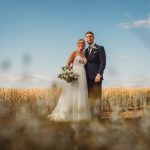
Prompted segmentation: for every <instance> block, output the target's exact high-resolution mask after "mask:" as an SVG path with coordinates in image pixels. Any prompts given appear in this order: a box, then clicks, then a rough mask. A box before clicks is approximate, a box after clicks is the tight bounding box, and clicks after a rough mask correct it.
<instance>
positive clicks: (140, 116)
mask: <svg viewBox="0 0 150 150" xmlns="http://www.w3.org/2000/svg"><path fill="white" fill-rule="evenodd" d="M60 94H61V89H60V88H51V89H9V88H0V147H1V149H2V150H5V149H8V150H11V149H13V150H16V149H19V150H20V149H22V150H27V149H36V150H38V149H40V150H42V149H44V150H46V149H58V150H60V149H64V150H66V149H71V150H78V149H87V150H88V149H89V150H90V149H109V150H128V149H129V150H130V149H137V150H148V149H149V147H150V144H149V143H150V132H149V131H150V111H149V110H150V89H146V88H145V89H144V88H137V89H132V88H131V89H129V88H128V89H125V88H122V89H117V88H106V89H103V96H102V105H101V108H102V114H103V119H102V120H98V119H97V118H93V119H92V120H91V121H89V122H59V123H58V122H50V121H48V120H47V118H46V116H47V115H48V114H49V113H51V111H52V110H53V109H54V107H55V105H56V103H57V101H58V98H59V96H60ZM90 105H91V107H93V108H95V107H96V105H98V103H97V101H95V100H90Z"/></svg>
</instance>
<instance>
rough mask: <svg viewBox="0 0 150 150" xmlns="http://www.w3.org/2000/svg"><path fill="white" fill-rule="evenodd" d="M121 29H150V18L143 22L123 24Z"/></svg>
mask: <svg viewBox="0 0 150 150" xmlns="http://www.w3.org/2000/svg"><path fill="white" fill-rule="evenodd" d="M119 27H120V28H123V29H130V28H143V27H150V17H148V18H147V19H143V20H135V21H132V22H123V23H120V24H119Z"/></svg>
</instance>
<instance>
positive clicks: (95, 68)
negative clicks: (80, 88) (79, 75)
mask: <svg viewBox="0 0 150 150" xmlns="http://www.w3.org/2000/svg"><path fill="white" fill-rule="evenodd" d="M94 47H95V48H93V49H92V51H91V53H90V48H87V49H85V57H86V59H87V63H86V65H85V70H86V75H87V79H90V80H93V81H94V80H95V77H96V75H97V74H100V75H101V76H102V80H103V72H104V69H105V67H106V54H105V49H104V47H103V46H100V45H97V44H94ZM89 53H90V54H89Z"/></svg>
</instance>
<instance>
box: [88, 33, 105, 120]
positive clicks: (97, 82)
mask: <svg viewBox="0 0 150 150" xmlns="http://www.w3.org/2000/svg"><path fill="white" fill-rule="evenodd" d="M85 38H86V41H87V43H88V45H89V47H88V48H87V49H85V57H86V59H87V64H86V65H85V70H86V76H87V84H88V92H89V98H92V99H96V100H97V99H99V104H100V105H99V106H100V109H99V110H100V113H99V114H98V116H97V117H98V118H101V117H102V115H101V114H102V111H101V95H102V80H103V72H104V69H105V66H106V54H105V49H104V47H103V46H100V45H97V44H95V43H94V33H93V32H91V31H89V32H86V34H85Z"/></svg>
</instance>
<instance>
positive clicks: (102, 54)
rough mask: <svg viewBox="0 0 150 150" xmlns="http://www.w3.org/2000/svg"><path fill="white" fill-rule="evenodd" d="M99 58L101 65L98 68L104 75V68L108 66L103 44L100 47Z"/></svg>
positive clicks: (99, 73)
mask: <svg viewBox="0 0 150 150" xmlns="http://www.w3.org/2000/svg"><path fill="white" fill-rule="evenodd" d="M99 60H100V66H99V70H98V75H100V76H102V75H103V72H104V69H105V67H106V53H105V49H104V47H103V46H101V47H100V49H99Z"/></svg>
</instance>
